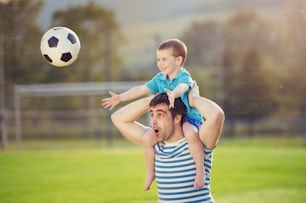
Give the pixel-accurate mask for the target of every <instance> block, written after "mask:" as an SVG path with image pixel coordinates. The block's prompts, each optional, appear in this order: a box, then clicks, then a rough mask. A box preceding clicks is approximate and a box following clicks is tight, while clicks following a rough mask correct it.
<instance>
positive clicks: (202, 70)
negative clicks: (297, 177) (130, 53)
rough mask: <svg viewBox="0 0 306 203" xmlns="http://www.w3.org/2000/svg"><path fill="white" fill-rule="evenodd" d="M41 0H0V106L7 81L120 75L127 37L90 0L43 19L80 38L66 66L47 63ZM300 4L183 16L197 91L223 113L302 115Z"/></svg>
mask: <svg viewBox="0 0 306 203" xmlns="http://www.w3.org/2000/svg"><path fill="white" fill-rule="evenodd" d="M43 5H44V1H43V0H29V1H24V0H11V1H7V2H5V3H4V2H0V18H1V21H0V67H2V69H3V74H4V79H5V80H4V81H1V86H2V87H3V89H4V91H5V95H6V101H7V102H6V103H7V108H13V107H12V106H11V103H12V102H9V101H12V100H13V86H14V84H32V83H55V82H88V81H108V80H121V79H122V78H124V75H123V74H122V71H121V70H122V69H121V66H122V64H123V63H124V57H122V56H120V54H119V51H118V50H119V48H120V47H121V45H122V43H124V42H125V41H128V39H125V38H124V33H123V32H122V30H121V29H120V26H119V24H118V22H117V21H116V19H115V15H114V13H113V12H114V11H111V10H109V9H107V8H105V7H103V6H101V5H100V4H97V3H95V2H94V1H90V2H89V3H87V4H85V5H78V6H72V7H69V8H67V9H65V10H59V11H56V12H55V13H54V14H53V16H52V23H51V26H59V25H60V26H67V27H69V28H71V29H72V30H74V31H75V32H76V33H77V34H78V36H79V38H80V41H81V44H82V49H81V52H80V55H79V59H78V60H77V61H76V63H75V64H74V68H73V69H60V68H50V67H49V65H48V64H46V62H45V61H43V59H42V57H40V50H39V43H40V36H42V34H43V32H44V31H43V30H42V29H41V28H40V26H39V25H38V24H37V23H35V22H36V21H37V18H38V14H39V12H40V11H41V9H42V7H43ZM304 7H305V5H304V4H303V2H301V1H300V2H294V3H290V2H289V3H288V4H287V6H286V7H285V8H284V9H283V11H282V14H280V15H279V17H278V18H277V19H274V20H271V19H266V18H264V17H263V16H260V15H259V14H257V13H256V12H255V11H251V10H249V11H241V12H238V13H236V14H234V15H232V16H230V17H229V18H228V19H227V20H224V21H217V20H216V21H214V20H208V21H197V22H191V23H190V25H189V27H187V28H186V29H185V31H184V32H183V33H178V35H180V36H181V38H182V40H183V41H185V42H186V44H187V45H188V48H189V55H188V60H187V64H186V67H187V68H188V70H190V72H191V74H192V75H193V77H194V79H196V80H197V81H198V83H199V84H200V86H201V90H203V94H204V96H205V95H207V96H208V97H211V98H214V99H215V100H216V101H217V102H219V103H220V104H221V105H222V107H223V108H224V110H225V112H226V116H227V118H228V119H250V120H254V119H260V118H263V117H268V116H288V115H290V116H297V117H304V116H305V115H304V112H305V110H306V94H304V91H305V89H306V81H305V80H304V76H303V73H304V71H305V69H306V67H305V64H306V46H305V45H306V44H305V43H306V35H305V33H306V26H305V25H306V14H305V12H304V11H303V10H302V9H301V8H304ZM3 19H5V20H3ZM109 67H112V68H109ZM71 73H73V74H71ZM142 77H143V76H139V78H138V77H135V78H133V80H139V79H141V80H142V79H143V78H142ZM145 79H148V78H145Z"/></svg>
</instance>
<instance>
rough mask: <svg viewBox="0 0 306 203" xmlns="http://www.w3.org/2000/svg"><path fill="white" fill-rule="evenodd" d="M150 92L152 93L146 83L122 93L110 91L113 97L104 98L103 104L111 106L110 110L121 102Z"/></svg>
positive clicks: (105, 106)
mask: <svg viewBox="0 0 306 203" xmlns="http://www.w3.org/2000/svg"><path fill="white" fill-rule="evenodd" d="M149 93H150V90H149V88H147V86H145V85H140V86H136V87H133V88H131V89H129V90H127V91H125V92H123V93H121V94H116V93H114V92H112V91H110V92H109V94H110V95H111V97H109V98H105V99H103V100H102V106H103V107H104V108H109V109H110V110H112V109H113V108H114V107H115V106H117V105H118V104H119V103H120V102H125V101H129V100H133V99H136V98H139V97H142V96H145V95H147V94H149Z"/></svg>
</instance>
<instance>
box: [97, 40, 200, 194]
mask: <svg viewBox="0 0 306 203" xmlns="http://www.w3.org/2000/svg"><path fill="white" fill-rule="evenodd" d="M156 55H157V67H158V68H159V70H160V72H159V73H157V74H156V75H155V76H154V77H153V78H152V79H151V80H150V81H148V82H146V83H145V84H144V85H140V86H137V87H133V88H131V89H129V90H127V91H126V92H123V93H121V94H115V93H113V92H111V91H110V92H109V93H110V95H111V97H109V98H106V99H103V100H102V105H103V106H104V108H109V109H110V110H112V109H113V108H114V107H115V106H116V105H118V104H119V103H120V102H124V101H129V100H133V99H136V98H139V97H141V96H145V95H147V94H150V93H151V94H156V93H160V92H166V93H167V95H168V98H169V101H170V106H169V108H172V107H173V105H174V99H175V98H178V97H181V98H182V100H183V102H184V104H185V105H186V108H187V117H186V118H184V123H183V132H184V135H185V137H186V139H187V141H188V146H189V149H190V154H191V156H192V157H193V159H194V161H195V163H196V177H195V180H194V188H195V189H200V188H202V187H203V185H204V178H205V171H204V152H203V146H202V142H201V141H200V138H199V135H198V131H199V127H200V126H201V124H202V123H203V118H202V116H201V114H200V113H199V112H198V111H197V110H196V109H194V108H192V107H190V105H189V102H188V91H189V89H191V87H192V86H193V84H194V82H193V80H192V78H191V76H190V74H189V72H188V71H187V70H185V69H184V67H183V66H184V63H185V61H186V57H187V47H186V45H185V43H183V42H182V41H180V40H178V39H170V40H167V41H165V42H163V43H161V44H160V45H159V47H158V49H157V52H156ZM154 134H155V133H154V132H153V130H152V129H151V130H149V131H148V132H147V133H146V134H145V135H144V137H143V144H144V154H145V160H146V167H147V174H146V181H145V188H144V190H149V189H150V186H151V184H152V182H153V180H154V178H155V170H154V158H155V150H154V146H155V144H156V143H157V141H156V138H155V135H154Z"/></svg>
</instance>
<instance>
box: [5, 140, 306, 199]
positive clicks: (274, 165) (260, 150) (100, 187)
mask: <svg viewBox="0 0 306 203" xmlns="http://www.w3.org/2000/svg"><path fill="white" fill-rule="evenodd" d="M82 143H83V142H78V143H77V144H76V145H73V146H71V145H70V144H69V143H68V142H58V143H57V142H43V143H40V145H37V143H35V142H29V143H22V147H21V148H20V149H19V150H15V149H14V148H13V147H12V148H11V149H8V150H7V151H0V202H1V203H42V202H43V203H85V202H86V203H96V202H97V203H98V202H99V203H101V202H107V203H115V202H116V203H117V202H120V203H122V202H124V203H126V202H135V203H144V202H146V203H151V202H152V203H153V202H157V190H156V185H155V184H154V185H153V188H152V189H151V191H149V192H144V191H143V190H142V188H143V182H144V160H143V153H142V149H141V148H139V147H133V146H129V145H122V144H119V145H118V146H117V144H114V145H113V147H111V148H107V147H105V146H103V145H96V144H92V145H91V144H88V143H87V144H86V143H85V142H84V144H82ZM37 146H39V147H37ZM305 172H306V148H303V145H302V140H301V139H297V138H295V139H277V138H275V139H240V140H238V139H236V140H227V139H223V140H222V141H221V143H220V144H219V146H218V147H217V148H216V150H215V152H214V162H213V171H212V185H211V187H212V192H213V195H214V198H215V200H216V203H245V202H248V203H265V202H269V203H271V202H278V203H302V202H306V175H305Z"/></svg>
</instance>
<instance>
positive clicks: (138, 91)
mask: <svg viewBox="0 0 306 203" xmlns="http://www.w3.org/2000/svg"><path fill="white" fill-rule="evenodd" d="M150 93H151V91H150V90H149V88H148V87H147V86H146V85H140V86H136V87H133V88H131V89H129V90H127V91H125V92H123V93H121V94H119V97H120V101H121V102H125V101H130V100H133V99H137V98H139V97H142V96H145V95H148V94H150Z"/></svg>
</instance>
